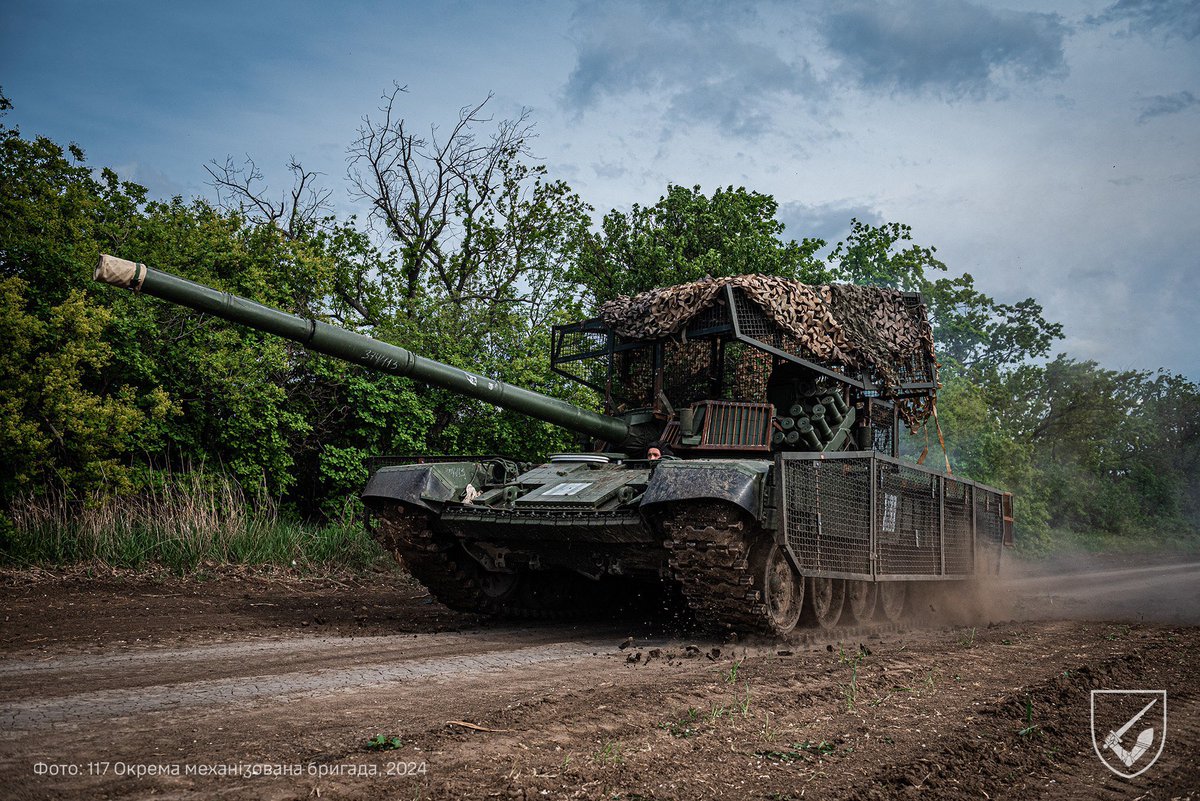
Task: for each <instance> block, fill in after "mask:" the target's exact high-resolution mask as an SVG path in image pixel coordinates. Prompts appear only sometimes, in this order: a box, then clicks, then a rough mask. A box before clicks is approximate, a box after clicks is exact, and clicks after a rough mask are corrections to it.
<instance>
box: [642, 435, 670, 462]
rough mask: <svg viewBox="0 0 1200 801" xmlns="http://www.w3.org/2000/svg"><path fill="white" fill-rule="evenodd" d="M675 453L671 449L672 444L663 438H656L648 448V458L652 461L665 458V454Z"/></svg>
mask: <svg viewBox="0 0 1200 801" xmlns="http://www.w3.org/2000/svg"><path fill="white" fill-rule="evenodd" d="M674 455H675V454H674V452H672V451H671V446H670V445H668V444H667V443H665V442H663V441H662V440H657V439H656V440H654V442H651V443H650V446H649V447H648V448H646V458H647V459H649V460H650V461H652V462H654V461H658V460H659V459H661V458H663V457H664V456H674Z"/></svg>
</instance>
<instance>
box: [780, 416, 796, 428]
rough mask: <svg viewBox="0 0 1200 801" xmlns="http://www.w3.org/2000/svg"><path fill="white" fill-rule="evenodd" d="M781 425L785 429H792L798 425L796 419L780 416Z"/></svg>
mask: <svg viewBox="0 0 1200 801" xmlns="http://www.w3.org/2000/svg"><path fill="white" fill-rule="evenodd" d="M779 427H780V428H782V429H783V430H784V431H791V430H792V429H793V428H795V427H796V421H795V420H793V419H792V418H790V417H780V418H779Z"/></svg>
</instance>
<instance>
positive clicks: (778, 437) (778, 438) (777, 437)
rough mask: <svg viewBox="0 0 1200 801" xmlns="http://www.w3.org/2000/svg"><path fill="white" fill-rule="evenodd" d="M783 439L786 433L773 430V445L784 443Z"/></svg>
mask: <svg viewBox="0 0 1200 801" xmlns="http://www.w3.org/2000/svg"><path fill="white" fill-rule="evenodd" d="M783 439H784V433H783V432H782V431H772V432H771V444H772V445H782V444H783Z"/></svg>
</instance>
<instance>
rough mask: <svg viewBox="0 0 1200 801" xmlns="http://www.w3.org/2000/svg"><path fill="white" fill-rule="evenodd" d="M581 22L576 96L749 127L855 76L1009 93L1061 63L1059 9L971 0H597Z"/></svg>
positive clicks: (1060, 69)
mask: <svg viewBox="0 0 1200 801" xmlns="http://www.w3.org/2000/svg"><path fill="white" fill-rule="evenodd" d="M572 24H573V32H574V34H575V37H574V38H575V40H576V45H577V56H576V61H575V65H574V68H573V69H572V71H571V73H570V76H569V78H568V79H567V82H566V86H565V90H564V96H565V100H566V103H567V105H568V106H569V107H571V108H574V109H575V110H577V111H579V110H583V109H586V108H589V107H592V106H594V105H595V104H597V103H598V102H599V101H601V100H602V99H604V98H611V97H633V96H636V95H639V94H640V95H647V94H652V95H654V96H657V97H658V98H659V100H660V102H661V103H662V104H663V107H664V109H665V111H666V112H667V117H668V119H669V120H671V121H674V122H681V121H682V122H695V121H700V122H707V123H711V124H715V125H717V126H719V127H720V129H721V130H723V131H725V132H727V133H731V134H734V135H740V136H745V137H754V136H757V135H759V134H761V133H763V132H765V131H767V130H770V129H771V128H772V127H773V122H774V119H775V117H776V115H777V114H778V113H779V111H780V110H781V102H782V101H790V102H788V103H787V105H793V106H794V105H795V101H797V100H800V101H801V102H802V103H803V104H805V105H807V107H808V108H809V110H810V111H814V112H819V113H820V114H821V116H822V118H823V119H826V120H827V119H828V111H829V108H827V107H826V106H827V104H825V103H824V101H826V100H827V99H828V98H829V97H830V96H831V88H832V87H834V86H835V85H837V84H839V83H843V82H845V81H847V80H849V81H850V82H853V83H856V84H857V85H859V86H861V87H863V88H865V89H868V90H872V91H877V92H882V93H889V94H890V93H897V92H898V93H906V94H915V93H919V92H930V93H932V94H934V95H936V96H940V97H943V98H946V99H957V98H962V97H973V98H983V97H987V96H996V95H1000V94H1002V92H1003V90H1002V86H1003V85H1004V82H1005V81H1006V80H1026V81H1032V80H1039V79H1042V78H1047V77H1052V76H1061V75H1065V74H1066V62H1065V61H1064V58H1063V39H1064V37H1065V36H1066V34H1067V32H1068V31H1067V27H1066V25H1065V24H1064V23H1063V21H1062V19H1061V17H1059V16H1058V15H1056V14H1037V13H1022V12H1014V11H1002V10H991V9H988V8H984V7H981V6H978V5H974V4H971V3H968V2H965V1H964V0H934V2H916V1H915V0H904V2H895V3H883V4H880V3H851V4H849V5H839V6H837V10H836V11H833V12H829V11H826V10H825V8H824V7H823V6H821V5H819V4H772V5H763V6H756V7H742V6H728V5H719V4H714V3H689V4H686V5H681V4H674V3H666V4H660V3H650V2H638V1H637V0H625V2H616V3H593V2H589V3H584V4H582V5H581V6H580V7H579V9H578V10H577V12H576V14H575V15H574V18H573V20H572ZM831 56H832V59H831V58H830V57H831ZM814 63H820V64H821V68H820V69H819V70H818V69H816V68H815V67H814ZM668 129H669V128H668Z"/></svg>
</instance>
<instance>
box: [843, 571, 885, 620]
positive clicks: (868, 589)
mask: <svg viewBox="0 0 1200 801" xmlns="http://www.w3.org/2000/svg"><path fill="white" fill-rule="evenodd" d="M878 586H879V585H877V584H876V583H875V582H873V581H847V582H846V611H847V612H848V613H849V615H850V618H851V620H853V621H854V622H855V623H866V622H868V621H869V620H870V619H871V617H872V616H873V615H874V614H875V599H876V598H877V597H878V595H879V593H878V591H877V588H878Z"/></svg>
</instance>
